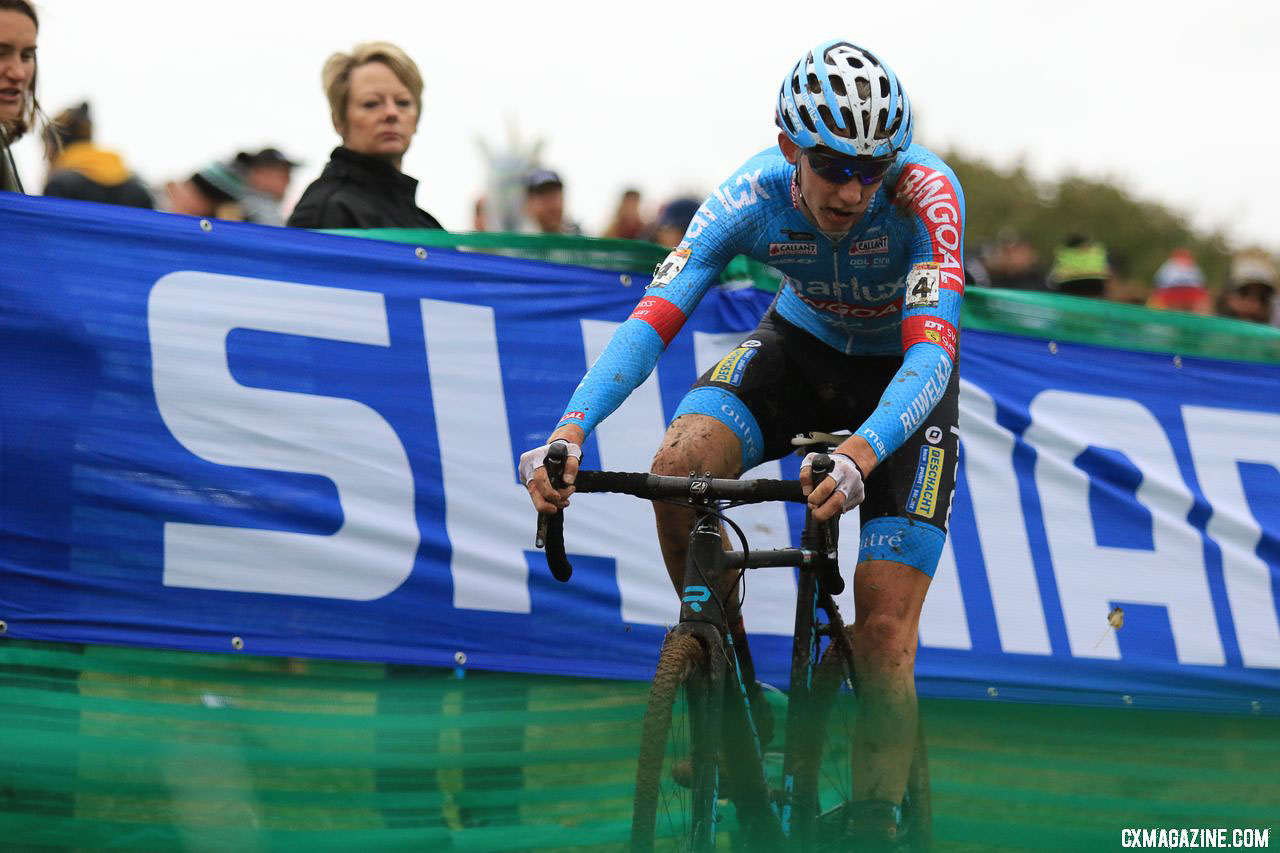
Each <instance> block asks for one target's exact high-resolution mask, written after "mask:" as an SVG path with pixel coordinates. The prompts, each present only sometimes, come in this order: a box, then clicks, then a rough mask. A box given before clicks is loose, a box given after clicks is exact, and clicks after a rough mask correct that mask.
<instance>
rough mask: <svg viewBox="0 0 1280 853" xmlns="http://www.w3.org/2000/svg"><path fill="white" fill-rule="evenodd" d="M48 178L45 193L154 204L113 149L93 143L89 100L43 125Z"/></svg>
mask: <svg viewBox="0 0 1280 853" xmlns="http://www.w3.org/2000/svg"><path fill="white" fill-rule="evenodd" d="M44 156H45V159H46V160H48V161H49V179H48V181H47V182H46V183H45V186H44V194H45V195H50V196H56V197H58V198H74V199H79V200H80V201H96V202H100V203H102V204H119V205H123V206H125V207H143V208H147V209H151V208H153V207H155V199H153V198H152V197H151V191H150V190H148V189H147V188H146V187H145V186H144V185H143V183H142V181H140V180H138V177H137V176H136V175H134V174H133V173H132V172H130V171H129V170H128V169H127V168H126V167H125V165H124V161H123V160H121V159H120V155H119V154H116V153H115V152H114V151H107V150H106V149H104V148H99V147H98V146H97V145H94V144H93V119H92V118H91V117H90V115H89V104H88V103H81V104H79V105H77V106H74V107H71V108H69V109H65V110H63V111H62V112H61V113H59V114H58V115H57V117H56V118H54V120H53V123H52V124H51V125H49V126H48V127H46V128H45V129H44Z"/></svg>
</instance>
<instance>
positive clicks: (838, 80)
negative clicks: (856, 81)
mask: <svg viewBox="0 0 1280 853" xmlns="http://www.w3.org/2000/svg"><path fill="white" fill-rule="evenodd" d="M828 79H829V80H830V81H831V91H833V92H835V93H836V94H837V95H839V96H840V97H842V98H843V97H844V96H845V95H847V94H848V91H847V90H846V89H845V87H844V78H842V77H840V76H839V75H836V74H833V75H831V77H830V78H828Z"/></svg>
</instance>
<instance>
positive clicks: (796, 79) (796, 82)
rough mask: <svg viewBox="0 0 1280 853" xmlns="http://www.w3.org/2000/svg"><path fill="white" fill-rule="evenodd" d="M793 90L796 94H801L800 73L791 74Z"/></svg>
mask: <svg viewBox="0 0 1280 853" xmlns="http://www.w3.org/2000/svg"><path fill="white" fill-rule="evenodd" d="M791 91H792V93H793V94H796V95H798V94H800V75H799V74H792V75H791Z"/></svg>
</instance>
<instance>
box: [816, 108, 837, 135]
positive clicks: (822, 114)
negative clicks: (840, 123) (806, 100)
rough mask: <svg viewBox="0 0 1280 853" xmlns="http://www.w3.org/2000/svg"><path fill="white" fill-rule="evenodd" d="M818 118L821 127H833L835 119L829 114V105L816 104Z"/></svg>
mask: <svg viewBox="0 0 1280 853" xmlns="http://www.w3.org/2000/svg"><path fill="white" fill-rule="evenodd" d="M818 119H819V120H820V121H821V122H822V125H823V127H827V128H831V129H832V130H834V129H835V124H836V120H835V118H834V117H833V116H832V115H831V107H829V106H827V105H826V104H818Z"/></svg>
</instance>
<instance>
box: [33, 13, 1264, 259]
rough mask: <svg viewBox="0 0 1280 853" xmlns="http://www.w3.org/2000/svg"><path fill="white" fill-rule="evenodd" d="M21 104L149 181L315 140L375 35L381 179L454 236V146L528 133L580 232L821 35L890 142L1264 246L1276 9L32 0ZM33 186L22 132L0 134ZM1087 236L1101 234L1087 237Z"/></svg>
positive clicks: (738, 119) (465, 182)
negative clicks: (399, 66) (400, 59)
mask: <svg viewBox="0 0 1280 853" xmlns="http://www.w3.org/2000/svg"><path fill="white" fill-rule="evenodd" d="M38 8H39V10H40V13H41V16H42V18H41V29H40V42H39V44H40V48H39V49H40V77H41V85H40V96H41V98H42V100H43V102H44V104H45V107H46V109H47V110H48V111H49V112H50V113H51V114H52V113H55V112H57V111H58V110H60V109H62V108H63V107H65V106H68V105H70V104H72V103H74V102H77V101H79V100H82V99H86V98H87V99H89V100H90V101H91V102H92V107H93V111H94V118H95V121H96V124H97V129H98V137H99V141H100V142H101V143H103V144H105V145H107V146H109V147H113V148H116V149H118V150H119V151H121V152H122V153H123V154H124V155H125V157H126V159H127V160H128V162H129V163H130V165H131V166H132V167H133V168H134V169H135V170H136V171H137V172H139V173H140V174H141V175H142V176H143V178H145V179H146V180H148V181H149V182H151V183H153V184H159V183H162V182H163V181H164V180H166V179H169V178H172V177H177V176H182V175H187V174H190V173H191V172H192V171H193V170H194V169H195V168H196V167H197V166H199V165H201V164H202V163H203V162H206V161H209V160H212V159H214V158H221V157H227V156H229V155H230V154H232V153H234V152H235V151H236V150H239V149H244V148H257V147H261V146H264V145H268V144H272V145H277V146H279V147H281V148H283V149H284V150H285V151H286V152H287V153H289V154H291V155H293V156H295V157H299V158H302V159H303V160H305V161H306V165H305V167H304V168H302V169H300V170H298V172H297V173H296V175H295V187H294V190H293V191H294V193H295V194H296V193H298V192H300V191H301V189H302V187H303V186H305V184H306V183H307V182H309V181H310V180H311V179H312V178H314V177H315V175H316V174H318V172H319V170H320V168H321V167H322V166H323V164H324V162H325V160H326V159H327V158H328V152H329V150H330V149H331V148H332V147H333V146H334V145H336V144H337V142H338V139H337V136H336V135H335V133H334V131H333V129H332V127H331V125H330V122H329V118H328V107H327V105H326V102H325V99H324V95H323V93H322V91H321V87H320V67H321V65H322V64H323V62H324V60H325V58H326V57H327V56H328V55H329V54H330V53H332V52H333V51H335V50H347V49H349V48H350V47H351V46H352V45H353V44H355V43H356V42H359V41H366V40H374V39H383V40H389V41H393V42H395V43H397V44H399V45H400V46H401V47H403V48H404V49H405V50H406V51H407V52H408V53H409V55H410V56H412V57H413V58H414V59H415V60H416V61H417V63H418V65H419V66H420V68H421V69H422V72H423V77H424V78H425V80H426V87H427V88H426V93H425V95H424V104H423V107H424V112H423V119H422V124H421V126H420V129H419V132H418V135H417V137H416V138H415V140H414V143H413V147H412V148H411V149H410V150H409V153H408V155H407V156H406V157H405V161H404V170H405V171H406V172H407V173H409V174H410V175H413V176H414V177H416V178H418V179H419V180H420V181H421V186H420V189H419V193H418V202H419V204H420V205H421V206H422V207H424V208H425V209H427V210H428V211H430V212H431V213H433V214H434V215H435V216H436V217H437V218H439V219H440V220H441V221H442V222H443V223H444V225H445V227H446V228H449V229H450V230H466V229H469V228H470V227H471V206H472V203H473V202H474V200H475V198H476V196H477V195H479V194H480V192H481V190H482V186H483V182H484V171H485V161H484V158H483V156H482V154H481V153H480V149H479V147H478V144H477V141H478V140H480V139H485V140H488V141H490V142H491V143H494V144H501V143H502V142H503V141H504V140H505V138H506V135H507V126H508V124H509V123H514V124H515V125H516V126H517V127H518V129H519V132H520V134H521V135H522V137H523V139H525V140H526V141H528V140H533V139H538V138H541V139H544V140H545V145H544V148H543V160H544V161H545V163H546V164H547V165H549V166H551V167H553V168H556V169H558V170H559V171H560V172H561V174H562V175H563V176H564V179H565V182H566V185H567V187H566V192H567V198H568V206H569V212H570V214H571V215H573V216H575V217H576V218H578V219H579V220H581V222H582V223H583V225H584V226H585V227H586V228H587V229H588V230H589V231H598V230H600V229H602V228H603V227H604V225H605V224H606V221H607V219H608V216H609V213H610V211H611V209H612V206H613V204H614V203H615V200H616V197H617V194H618V193H619V192H620V191H621V189H622V188H623V187H625V186H628V185H635V186H638V187H640V188H641V189H642V190H644V191H645V193H646V197H647V199H648V201H650V202H651V203H653V204H655V205H656V204H657V203H658V202H659V201H661V200H663V199H664V198H666V197H668V196H670V195H672V194H674V193H677V192H680V191H693V192H695V193H696V194H698V195H702V194H704V193H706V192H707V191H709V190H710V189H711V188H712V187H713V186H714V185H715V184H716V183H717V182H718V181H720V180H722V179H723V178H724V177H726V176H727V175H728V174H729V173H730V172H731V171H732V170H733V169H734V168H735V167H736V166H737V165H738V164H739V163H740V162H741V161H742V160H744V159H746V158H747V157H748V156H750V155H751V154H753V153H755V152H756V151H758V150H760V149H761V148H763V147H765V146H767V145H769V144H771V143H772V142H773V140H774V138H775V135H776V130H775V129H774V127H773V124H772V119H773V102H774V98H775V97H776V93H777V88H778V84H779V83H780V81H781V79H782V77H783V75H784V74H785V73H786V72H787V70H788V69H789V68H790V67H791V65H792V64H793V63H794V62H795V60H796V59H797V58H798V57H799V55H800V54H801V53H802V52H803V51H804V50H806V49H807V48H809V47H811V46H812V45H813V44H815V43H817V42H818V41H820V40H823V39H826V38H830V37H836V36H843V37H847V38H849V39H851V40H853V41H855V42H857V43H860V44H862V45H864V46H866V47H868V48H870V49H872V50H874V51H877V52H878V53H879V54H880V55H881V56H882V57H883V58H884V59H885V60H886V61H887V62H889V64H890V65H892V66H893V68H894V70H895V71H896V72H897V73H898V76H899V77H900V78H901V79H902V80H903V82H904V84H905V86H906V88H907V90H908V92H909V93H910V95H911V99H912V104H913V106H914V108H915V110H916V140H917V141H918V142H921V143H923V144H925V145H927V146H930V147H933V148H937V149H946V148H948V147H954V148H958V149H960V150H961V151H963V152H964V153H966V154H968V155H977V156H980V157H982V158H984V159H986V160H988V161H990V162H993V163H995V164H996V165H999V166H1009V165H1012V164H1014V163H1015V162H1018V161H1020V160H1021V161H1023V162H1025V163H1026V164H1027V166H1028V167H1029V168H1030V169H1031V170H1032V172H1033V173H1034V174H1036V175H1037V176H1040V177H1043V178H1051V177H1058V176H1061V175H1063V174H1067V173H1077V174H1082V175H1085V176H1088V177H1091V178H1097V179H1106V180H1112V181H1114V182H1116V183H1118V184H1119V185H1121V186H1122V187H1124V188H1126V189H1128V190H1130V191H1131V192H1133V193H1135V194H1137V195H1139V196H1141V197H1144V198H1148V199H1152V200H1156V201H1161V202H1164V203H1167V204H1169V205H1172V206H1173V207H1175V208H1177V209H1179V210H1182V211H1184V212H1186V213H1187V214H1189V215H1190V216H1191V217H1192V220H1193V221H1194V222H1195V224H1197V225H1198V226H1201V227H1205V228H1222V229H1224V230H1225V231H1226V232H1227V233H1228V235H1229V236H1230V237H1231V238H1232V239H1233V240H1235V241H1236V242H1237V243H1238V244H1245V243H1258V244H1261V245H1264V246H1266V247H1268V248H1270V249H1271V250H1273V251H1280V213H1278V212H1277V211H1280V203H1278V202H1277V201H1276V195H1277V193H1278V192H1280V179H1277V178H1276V172H1275V168H1274V165H1273V164H1271V163H1269V162H1268V158H1269V157H1270V156H1272V152H1275V151H1276V150H1277V147H1278V146H1277V140H1278V139H1280V104H1278V102H1277V99H1276V93H1277V91H1278V90H1280V59H1278V58H1277V56H1278V55H1280V3H1276V2H1233V1H1232V0H1218V2H1213V3H1205V2H1195V3H1191V2H1177V0H1174V1H1173V2H1126V0H1106V2H1097V0H1070V2H1061V3H1053V2H1048V3H1037V2H1004V0H1000V2H997V1H996V0H992V2H935V0H918V2H911V3H903V2H889V0H883V2H878V3H872V2H866V0H863V2H850V0H844V2H830V3H828V2H816V1H815V2H807V3H781V2H774V3H759V2H733V3H727V2H726V3H721V2H699V0H683V2H667V0H657V2H644V3H635V4H623V3H613V2H608V0H596V2H564V3H554V2H544V3H529V2H507V0H483V2H450V3H447V4H446V3H440V4H436V3H416V2H409V1H408V0H400V2H394V1H393V0H361V2H355V3H353V2H333V0H306V2H303V1H302V0H212V1H211V2H199V3H197V2H192V0H116V2H102V0H43V2H39V3H38ZM16 155H17V157H18V158H19V165H20V168H21V170H22V173H23V178H24V180H25V181H26V182H27V183H28V184H29V185H30V186H34V187H37V188H38V187H39V186H43V179H44V168H43V164H42V163H41V162H40V161H39V158H40V152H39V150H38V148H37V146H36V145H35V143H34V141H33V140H31V139H30V138H28V139H26V140H23V141H22V142H21V143H19V145H18V147H17V151H16ZM1098 236H1099V237H1101V238H1102V239H1104V240H1105V237H1106V235H1098Z"/></svg>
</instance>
